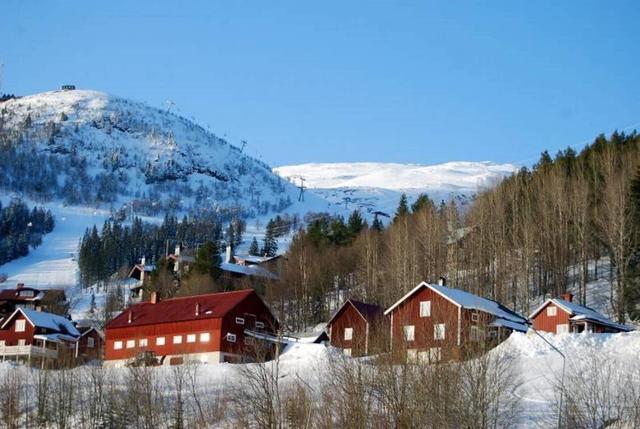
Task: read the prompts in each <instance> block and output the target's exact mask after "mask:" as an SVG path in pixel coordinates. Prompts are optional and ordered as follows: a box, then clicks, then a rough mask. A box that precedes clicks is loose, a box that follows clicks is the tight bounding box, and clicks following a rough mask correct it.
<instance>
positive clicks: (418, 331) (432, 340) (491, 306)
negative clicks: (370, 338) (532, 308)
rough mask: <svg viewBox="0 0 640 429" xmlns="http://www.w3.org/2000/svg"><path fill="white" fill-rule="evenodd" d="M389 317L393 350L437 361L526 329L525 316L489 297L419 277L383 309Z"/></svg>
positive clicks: (425, 359) (409, 357)
mask: <svg viewBox="0 0 640 429" xmlns="http://www.w3.org/2000/svg"><path fill="white" fill-rule="evenodd" d="M385 315H387V316H389V317H390V318H391V320H390V324H391V328H390V336H391V339H390V343H391V348H392V351H393V352H394V353H405V352H406V356H407V358H408V359H411V360H419V361H438V360H440V359H445V358H452V357H459V356H460V352H461V351H462V350H463V349H464V348H465V347H468V346H469V348H470V347H471V346H474V345H478V346H482V345H483V344H486V343H487V342H494V341H500V340H502V339H504V338H505V337H506V336H508V335H509V334H510V333H511V332H512V331H514V330H516V331H521V332H526V331H527V321H526V319H524V318H523V317H521V316H519V315H518V314H516V313H515V312H513V311H511V310H509V309H508V308H506V307H504V306H503V305H501V304H499V303H497V302H495V301H492V300H490V299H486V298H482V297H480V296H477V295H474V294H472V293H469V292H466V291H463V290H459V289H452V288H449V287H446V286H444V285H442V284H438V285H433V284H428V283H425V282H422V283H420V284H419V285H418V286H416V287H415V288H414V289H413V290H411V291H410V292H409V293H407V294H406V295H405V296H403V297H402V298H401V299H400V300H399V301H397V302H396V303H395V304H393V305H392V306H391V307H389V308H388V309H387V310H386V311H385Z"/></svg>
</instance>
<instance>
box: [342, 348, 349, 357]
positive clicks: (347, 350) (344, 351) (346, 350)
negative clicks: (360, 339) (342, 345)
mask: <svg viewBox="0 0 640 429" xmlns="http://www.w3.org/2000/svg"><path fill="white" fill-rule="evenodd" d="M343 353H344V355H345V356H351V349H344V350H343Z"/></svg>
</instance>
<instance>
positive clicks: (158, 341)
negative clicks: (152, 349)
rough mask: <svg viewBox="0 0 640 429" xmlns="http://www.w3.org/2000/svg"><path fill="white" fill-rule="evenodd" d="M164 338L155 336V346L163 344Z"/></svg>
mask: <svg viewBox="0 0 640 429" xmlns="http://www.w3.org/2000/svg"><path fill="white" fill-rule="evenodd" d="M165 342H166V340H165V338H164V337H158V338H156V346H164V345H165Z"/></svg>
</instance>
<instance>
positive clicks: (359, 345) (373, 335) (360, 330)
mask: <svg viewBox="0 0 640 429" xmlns="http://www.w3.org/2000/svg"><path fill="white" fill-rule="evenodd" d="M386 321H387V319H386V317H385V316H384V311H383V309H382V308H381V307H379V306H377V305H373V304H366V303H364V302H360V301H356V300H354V299H348V300H347V301H346V302H345V303H344V304H343V305H342V307H340V309H339V310H338V311H337V312H336V314H334V315H333V317H332V318H331V320H329V322H328V323H327V329H328V331H329V343H330V344H331V345H332V346H334V347H339V348H341V349H343V350H344V354H346V355H348V356H365V355H367V354H369V353H370V352H371V351H372V350H376V351H378V350H379V349H380V347H379V346H380V345H381V344H378V347H375V346H376V345H375V344H373V342H374V341H375V340H381V339H382V338H383V337H384V336H385V335H386V331H388V329H389V328H388V324H387V323H386Z"/></svg>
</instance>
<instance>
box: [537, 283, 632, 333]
mask: <svg viewBox="0 0 640 429" xmlns="http://www.w3.org/2000/svg"><path fill="white" fill-rule="evenodd" d="M529 320H530V321H531V323H532V324H533V327H534V329H536V330H538V331H545V332H552V333H554V334H561V333H567V332H595V333H603V332H628V331H632V330H633V328H631V327H629V326H625V325H621V324H619V323H615V322H613V321H611V320H609V319H608V318H607V317H605V316H603V315H602V314H600V313H598V312H597V311H595V310H593V309H591V308H589V307H585V306H583V305H579V304H576V303H575V302H573V295H572V294H570V293H565V294H563V295H562V298H552V299H548V300H546V301H545V302H544V303H543V304H542V305H541V306H540V307H538V308H537V309H536V310H535V311H534V312H533V313H531V315H530V316H529Z"/></svg>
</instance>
